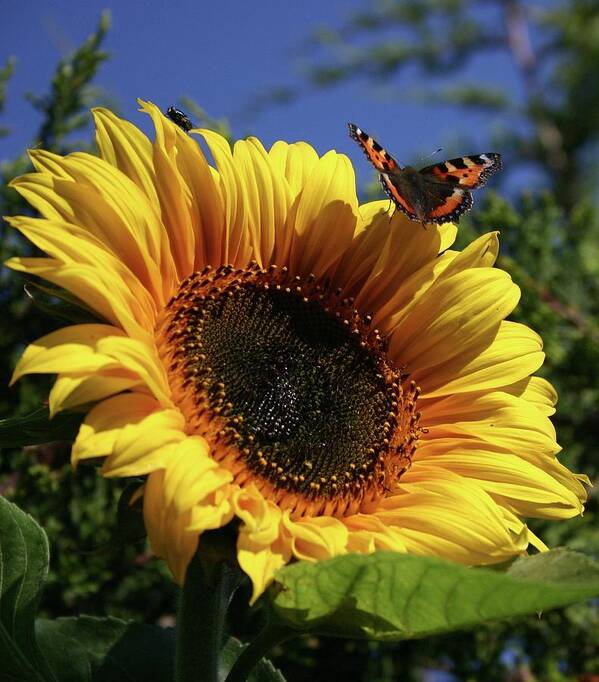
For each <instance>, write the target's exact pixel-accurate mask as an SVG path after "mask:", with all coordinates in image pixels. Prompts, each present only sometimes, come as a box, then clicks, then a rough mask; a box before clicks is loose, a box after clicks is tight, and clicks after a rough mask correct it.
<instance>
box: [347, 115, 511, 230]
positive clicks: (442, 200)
mask: <svg viewBox="0 0 599 682" xmlns="http://www.w3.org/2000/svg"><path fill="white" fill-rule="evenodd" d="M349 130H350V136H351V137H352V138H353V139H354V140H355V141H356V142H357V143H358V144H359V145H360V147H361V148H362V150H363V151H364V153H365V154H366V156H367V158H368V160H369V161H370V163H372V165H373V166H374V167H375V168H376V170H377V171H379V173H380V180H381V184H382V186H383V189H384V190H385V192H386V194H387V196H388V197H389V198H390V199H391V200H392V201H393V203H394V204H395V206H396V207H397V208H398V209H399V210H400V211H402V212H403V213H405V214H406V215H407V216H408V218H410V220H417V221H419V222H421V223H423V224H426V223H447V222H451V221H454V220H457V219H458V218H459V217H460V216H461V215H462V213H464V212H465V211H467V210H468V209H469V208H471V207H472V203H473V199H472V194H471V192H470V190H471V189H476V188H478V187H481V186H482V185H484V183H485V182H486V180H487V178H488V177H489V176H490V175H491V174H492V173H494V172H495V171H497V170H499V169H500V168H501V157H500V155H499V154H495V153H491V152H489V153H487V154H475V155H472V156H462V157H458V158H455V159H449V160H447V161H443V162H442V163H436V164H434V165H432V166H427V167H426V168H422V169H421V170H417V169H416V168H413V167H412V166H405V167H403V168H402V167H401V166H400V165H399V164H398V163H397V161H396V160H395V159H394V158H393V157H392V156H391V154H389V152H387V151H386V150H385V149H384V148H383V147H381V145H380V144H378V142H376V140H374V139H373V138H372V137H370V135H368V134H367V133H365V132H364V131H363V130H361V129H360V128H358V127H357V126H355V125H354V124H353V123H350V124H349Z"/></svg>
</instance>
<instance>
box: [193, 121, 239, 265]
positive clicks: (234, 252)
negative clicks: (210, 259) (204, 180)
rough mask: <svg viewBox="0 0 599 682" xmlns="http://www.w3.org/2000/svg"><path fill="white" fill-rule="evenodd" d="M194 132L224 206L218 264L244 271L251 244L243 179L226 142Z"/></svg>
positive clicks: (210, 132) (218, 137)
mask: <svg viewBox="0 0 599 682" xmlns="http://www.w3.org/2000/svg"><path fill="white" fill-rule="evenodd" d="M198 132H200V133H201V134H202V135H203V137H204V139H205V140H206V144H207V145H208V147H209V149H210V152H211V154H212V156H213V158H214V160H215V162H216V166H217V168H218V172H219V178H220V191H221V194H222V196H223V202H224V206H225V226H226V227H225V232H224V234H223V245H222V250H221V260H220V261H219V263H226V264H231V265H237V266H240V267H245V266H246V265H247V264H248V262H249V261H250V259H251V255H252V244H251V234H250V230H249V225H248V222H249V214H248V211H247V190H246V187H245V182H244V178H243V177H242V176H241V175H240V173H239V170H238V169H237V167H236V165H235V162H234V160H233V154H232V153H231V148H230V147H229V143H228V142H227V140H225V138H224V137H221V136H220V135H219V134H218V133H215V132H213V131H212V130H204V129H202V130H200V131H198Z"/></svg>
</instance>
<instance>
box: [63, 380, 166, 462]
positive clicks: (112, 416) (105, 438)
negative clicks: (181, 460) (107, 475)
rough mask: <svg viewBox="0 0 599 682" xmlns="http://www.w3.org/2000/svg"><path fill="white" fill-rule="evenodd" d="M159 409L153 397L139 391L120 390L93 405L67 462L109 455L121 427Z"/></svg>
mask: <svg viewBox="0 0 599 682" xmlns="http://www.w3.org/2000/svg"><path fill="white" fill-rule="evenodd" d="M159 409H160V405H159V404H158V403H157V401H156V399H155V398H152V397H151V396H149V395H145V394H143V393H123V394H122V395H117V396H114V397H112V398H108V399H107V400H104V401H102V402H101V403H99V404H98V405H96V406H95V407H93V408H92V409H91V410H90V411H89V413H88V415H87V417H86V418H85V421H84V422H83V424H81V427H80V429H79V433H78V434H77V438H76V439H75V443H74V444H73V450H72V452H71V462H72V464H73V466H76V465H77V463H78V462H79V461H80V460H82V459H93V458H96V457H105V456H106V455H109V454H110V453H111V452H112V450H113V447H114V443H115V442H116V439H117V438H118V436H119V434H120V432H121V430H122V429H123V428H125V427H126V426H128V425H130V424H137V423H139V422H141V421H143V420H144V419H145V418H146V417H147V416H148V415H151V414H152V413H154V412H156V411H157V410H159Z"/></svg>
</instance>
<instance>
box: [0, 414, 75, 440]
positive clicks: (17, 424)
mask: <svg viewBox="0 0 599 682" xmlns="http://www.w3.org/2000/svg"><path fill="white" fill-rule="evenodd" d="M84 416H85V415H84V414H82V413H79V412H60V413H59V414H57V415H56V416H55V417H53V418H52V419H50V413H49V411H48V408H47V407H40V408H39V409H38V410H35V411H34V412H31V413H30V414H26V415H24V416H21V417H9V418H8V419H0V447H1V448H21V447H24V446H26V445H39V444H40V443H50V442H52V441H55V440H74V438H75V436H76V435H77V431H78V430H79V426H80V424H81V422H82V421H83V417H84Z"/></svg>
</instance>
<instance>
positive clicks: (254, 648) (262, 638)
mask: <svg viewBox="0 0 599 682" xmlns="http://www.w3.org/2000/svg"><path fill="white" fill-rule="evenodd" d="M298 634H300V633H298V632H296V631H295V630H292V629H291V628H289V627H285V626H282V625H271V624H268V623H267V625H266V627H265V628H264V629H263V630H262V632H261V633H260V634H259V635H258V636H257V637H256V639H254V640H253V641H252V642H250V644H248V645H247V647H246V648H245V649H244V650H243V651H242V652H241V654H240V655H239V658H238V659H237V660H236V661H235V663H234V664H233V667H232V668H231V670H230V672H229V674H228V675H227V679H226V680H225V682H246V680H247V679H248V677H249V674H250V673H251V672H252V670H253V669H254V667H255V666H256V664H257V663H259V662H260V660H261V659H262V658H263V657H264V656H265V655H266V654H267V653H268V652H269V651H270V649H272V648H273V646H275V644H281V642H284V641H286V640H288V639H291V638H292V637H296V636H297V635H298Z"/></svg>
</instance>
